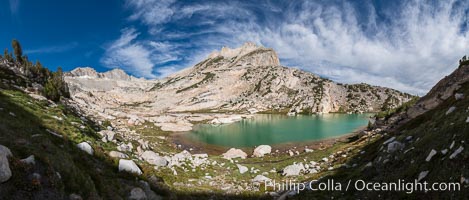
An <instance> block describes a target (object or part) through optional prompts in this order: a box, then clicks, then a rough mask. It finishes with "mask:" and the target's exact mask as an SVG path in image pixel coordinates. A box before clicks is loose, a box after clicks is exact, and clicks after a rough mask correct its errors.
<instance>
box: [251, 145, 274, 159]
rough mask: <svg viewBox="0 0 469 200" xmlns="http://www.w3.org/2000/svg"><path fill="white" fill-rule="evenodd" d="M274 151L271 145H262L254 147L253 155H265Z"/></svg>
mask: <svg viewBox="0 0 469 200" xmlns="http://www.w3.org/2000/svg"><path fill="white" fill-rule="evenodd" d="M271 151H272V147H270V146H269V145H260V146H258V147H257V148H256V149H254V152H253V155H254V156H255V157H264V155H265V154H269V153H270V152H271Z"/></svg>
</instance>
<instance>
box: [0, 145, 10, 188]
mask: <svg viewBox="0 0 469 200" xmlns="http://www.w3.org/2000/svg"><path fill="white" fill-rule="evenodd" d="M11 156H12V154H11V151H10V149H8V148H7V147H5V146H2V145H0V183H3V182H5V181H8V179H10V178H11V176H12V174H11V170H10V164H9V161H8V157H11Z"/></svg>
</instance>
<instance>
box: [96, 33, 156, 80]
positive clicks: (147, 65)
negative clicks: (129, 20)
mask: <svg viewBox="0 0 469 200" xmlns="http://www.w3.org/2000/svg"><path fill="white" fill-rule="evenodd" d="M138 35H139V33H137V32H136V30H135V29H133V28H130V29H124V30H122V34H121V36H120V38H119V39H117V40H116V41H114V42H113V43H111V44H110V45H108V47H107V49H106V52H105V55H104V57H103V58H102V59H101V62H102V63H103V65H105V66H107V67H110V68H122V69H124V70H126V71H128V72H130V73H132V74H134V75H136V76H141V77H145V78H155V77H156V76H155V75H153V67H154V64H153V62H152V60H151V58H150V56H151V50H149V49H148V48H146V47H145V46H144V45H143V44H141V43H140V42H135V39H136V38H137V37H138Z"/></svg>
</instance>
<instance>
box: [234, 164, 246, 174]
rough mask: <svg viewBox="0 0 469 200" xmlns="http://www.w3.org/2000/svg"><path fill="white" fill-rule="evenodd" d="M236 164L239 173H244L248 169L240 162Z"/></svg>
mask: <svg viewBox="0 0 469 200" xmlns="http://www.w3.org/2000/svg"><path fill="white" fill-rule="evenodd" d="M236 166H237V167H238V169H239V173H240V174H244V173H246V172H247V171H248V168H247V167H246V166H242V165H240V164H236Z"/></svg>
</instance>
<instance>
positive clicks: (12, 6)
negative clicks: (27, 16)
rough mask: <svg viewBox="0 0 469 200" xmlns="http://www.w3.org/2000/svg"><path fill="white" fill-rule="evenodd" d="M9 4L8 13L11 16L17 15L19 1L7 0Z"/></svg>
mask: <svg viewBox="0 0 469 200" xmlns="http://www.w3.org/2000/svg"><path fill="white" fill-rule="evenodd" d="M8 2H9V3H10V12H11V14H16V13H18V8H19V7H20V0H8Z"/></svg>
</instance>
